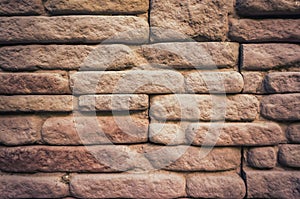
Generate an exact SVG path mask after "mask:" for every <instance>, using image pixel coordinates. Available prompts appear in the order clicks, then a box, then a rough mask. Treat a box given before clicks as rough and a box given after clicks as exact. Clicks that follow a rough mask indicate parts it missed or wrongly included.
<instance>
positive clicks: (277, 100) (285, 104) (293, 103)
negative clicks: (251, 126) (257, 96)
mask: <svg viewBox="0 0 300 199" xmlns="http://www.w3.org/2000/svg"><path fill="white" fill-rule="evenodd" d="M261 114H262V116H264V117H265V118H268V119H272V120H278V121H296V120H300V94H285V95H279V94H275V95H269V96H266V97H263V99H262V101H261Z"/></svg>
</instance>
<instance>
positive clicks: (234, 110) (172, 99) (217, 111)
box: [151, 95, 258, 121]
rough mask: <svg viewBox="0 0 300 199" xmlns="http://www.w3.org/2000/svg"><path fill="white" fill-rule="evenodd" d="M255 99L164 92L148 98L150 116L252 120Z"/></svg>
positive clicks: (186, 118)
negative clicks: (162, 94)
mask: <svg viewBox="0 0 300 199" xmlns="http://www.w3.org/2000/svg"><path fill="white" fill-rule="evenodd" d="M257 112H258V101H257V99H256V97H254V96H251V95H233V96H227V97H225V96H213V95H164V96H155V97H153V98H151V117H152V118H154V119H159V120H165V119H167V120H181V119H182V120H196V121H197V120H201V121H210V120H222V119H224V118H225V119H226V120H229V121H252V120H254V119H255V117H256V115H257Z"/></svg>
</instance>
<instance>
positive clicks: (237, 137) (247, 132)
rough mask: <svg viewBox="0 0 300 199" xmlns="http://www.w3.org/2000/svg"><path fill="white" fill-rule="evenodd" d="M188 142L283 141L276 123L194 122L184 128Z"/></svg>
mask: <svg viewBox="0 0 300 199" xmlns="http://www.w3.org/2000/svg"><path fill="white" fill-rule="evenodd" d="M186 138H187V140H188V143H192V144H193V145H200V146H201V145H208V146H214V145H216V146H241V145H243V146H263V145H273V144H279V143H282V142H284V141H285V140H286V139H285V134H284V132H283V131H282V130H281V128H280V126H279V125H277V124H276V123H271V122H267V123H224V124H223V123H194V124H190V125H189V126H188V127H187V130H186Z"/></svg>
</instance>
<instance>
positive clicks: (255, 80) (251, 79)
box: [242, 72, 265, 94]
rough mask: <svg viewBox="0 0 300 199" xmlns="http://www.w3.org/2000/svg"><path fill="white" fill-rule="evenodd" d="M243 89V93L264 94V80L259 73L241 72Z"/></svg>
mask: <svg viewBox="0 0 300 199" xmlns="http://www.w3.org/2000/svg"><path fill="white" fill-rule="evenodd" d="M242 75H243V78H244V89H243V93H252V94H263V93H265V87H264V78H265V75H264V74H263V73H261V72H243V73H242Z"/></svg>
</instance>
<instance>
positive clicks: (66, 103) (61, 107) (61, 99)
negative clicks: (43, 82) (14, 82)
mask: <svg viewBox="0 0 300 199" xmlns="http://www.w3.org/2000/svg"><path fill="white" fill-rule="evenodd" d="M72 100H73V97H72V96H71V95H59V96H56V95H30V96H29V95H23V96H20V95H19V96H17V95H15V96H1V97H0V112H12V111H16V112H35V111H39V112H44V111H46V112H54V111H57V112H68V111H72V110H73V102H72Z"/></svg>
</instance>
